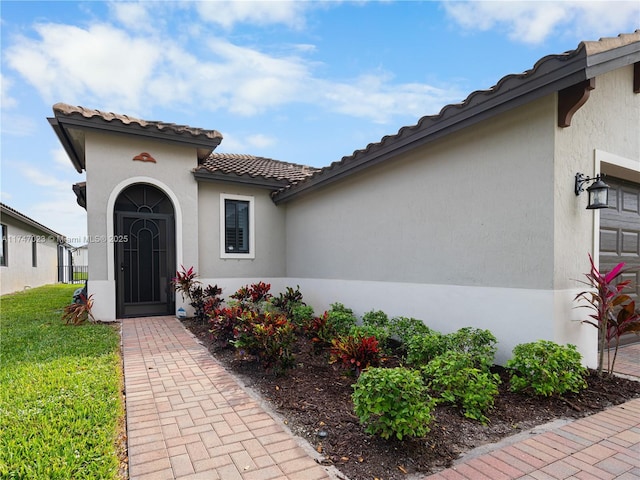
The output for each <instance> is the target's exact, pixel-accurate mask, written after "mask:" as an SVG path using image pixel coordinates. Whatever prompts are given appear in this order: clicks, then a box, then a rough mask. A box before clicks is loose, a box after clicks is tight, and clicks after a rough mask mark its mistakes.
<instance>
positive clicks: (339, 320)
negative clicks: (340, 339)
mask: <svg viewBox="0 0 640 480" xmlns="http://www.w3.org/2000/svg"><path fill="white" fill-rule="evenodd" d="M357 322H358V319H357V318H356V316H355V315H354V314H353V310H351V309H350V308H347V307H345V306H344V305H343V304H341V303H332V304H331V309H330V310H329V311H328V312H327V323H328V324H329V328H330V329H332V330H334V331H335V333H336V335H347V334H348V333H349V330H351V327H353V326H354V325H356V323H357Z"/></svg>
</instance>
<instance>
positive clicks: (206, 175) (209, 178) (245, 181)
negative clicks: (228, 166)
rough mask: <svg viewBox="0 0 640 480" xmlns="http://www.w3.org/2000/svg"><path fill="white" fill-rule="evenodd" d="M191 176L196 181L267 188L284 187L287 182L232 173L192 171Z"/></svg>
mask: <svg viewBox="0 0 640 480" xmlns="http://www.w3.org/2000/svg"><path fill="white" fill-rule="evenodd" d="M193 176H194V178H195V179H196V180H197V181H204V182H224V183H233V184H236V185H245V186H251V187H258V188H266V189H269V190H277V189H280V188H283V187H286V186H287V185H288V184H289V182H288V181H286V180H275V179H267V178H263V177H252V176H251V175H236V174H233V173H232V174H229V173H221V172H201V171H194V172H193Z"/></svg>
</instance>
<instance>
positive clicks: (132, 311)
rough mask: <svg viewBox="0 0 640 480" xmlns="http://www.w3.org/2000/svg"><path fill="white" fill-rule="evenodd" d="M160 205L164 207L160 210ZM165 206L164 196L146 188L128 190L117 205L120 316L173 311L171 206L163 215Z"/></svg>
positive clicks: (166, 200)
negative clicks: (168, 211)
mask: <svg viewBox="0 0 640 480" xmlns="http://www.w3.org/2000/svg"><path fill="white" fill-rule="evenodd" d="M131 189H135V190H131ZM159 195H160V196H161V197H160V198H159ZM123 196H124V197H123ZM162 197H164V198H162ZM158 200H160V202H158ZM163 202H167V203H166V204H165V205H164V207H161V205H162V203H163ZM169 206H171V205H170V202H169V200H168V199H167V198H166V197H165V196H164V194H163V193H162V192H160V191H159V190H158V189H156V188H155V187H152V186H150V185H136V186H134V187H130V188H129V189H127V190H126V191H125V192H123V194H121V196H120V197H119V199H118V201H117V202H116V212H115V229H114V230H115V238H114V241H115V252H116V254H115V269H116V279H117V280H116V300H117V315H118V317H121V318H122V317H144V316H152V315H169V314H172V313H173V312H174V293H173V288H172V287H171V278H172V276H173V274H174V272H175V247H174V245H175V242H174V218H173V211H172V210H173V208H172V206H171V212H170V213H167V212H166V211H167V210H169V208H168V207H169ZM134 209H135V211H132V210H134ZM122 210H124V211H122Z"/></svg>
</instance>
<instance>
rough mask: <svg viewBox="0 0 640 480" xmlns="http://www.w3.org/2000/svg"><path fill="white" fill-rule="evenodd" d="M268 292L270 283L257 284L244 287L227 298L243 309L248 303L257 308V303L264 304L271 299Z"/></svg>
mask: <svg viewBox="0 0 640 480" xmlns="http://www.w3.org/2000/svg"><path fill="white" fill-rule="evenodd" d="M269 290H271V284H270V283H264V282H258V283H254V284H252V285H245V286H244V287H241V288H239V289H238V291H237V292H235V293H234V294H233V295H229V296H230V297H231V298H233V299H234V300H236V301H237V302H238V303H239V304H240V305H241V306H243V307H246V306H248V304H250V303H253V304H254V305H255V306H257V305H258V304H259V303H261V302H265V301H267V300H269V299H270V298H271V297H272V295H271V294H270V293H269Z"/></svg>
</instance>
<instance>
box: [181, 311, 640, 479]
mask: <svg viewBox="0 0 640 480" xmlns="http://www.w3.org/2000/svg"><path fill="white" fill-rule="evenodd" d="M183 323H184V325H185V326H186V327H187V328H188V329H189V330H190V331H191V332H192V333H194V335H195V336H196V337H197V338H198V339H199V340H200V341H201V342H202V343H203V344H204V345H205V346H207V348H208V349H209V351H210V352H211V353H212V354H213V355H214V356H215V357H216V358H217V359H218V360H219V361H220V362H221V363H222V364H223V365H224V366H225V367H226V368H227V369H228V370H229V371H231V372H233V373H234V374H236V375H237V376H238V377H239V378H241V379H242V381H243V382H244V383H245V385H246V386H248V387H250V388H252V389H254V390H255V391H257V392H259V393H260V395H261V396H262V397H263V398H264V399H265V400H266V401H267V402H268V403H269V404H270V405H271V406H272V408H273V409H274V410H275V411H277V412H278V413H279V414H280V415H281V416H282V417H283V418H284V419H285V421H286V423H287V425H288V426H289V428H291V430H292V431H293V432H294V433H295V434H296V435H299V436H301V437H303V438H305V439H306V440H307V441H308V442H309V443H310V444H311V445H312V446H313V447H314V448H315V449H316V450H317V451H318V452H320V453H321V454H322V458H323V460H322V463H325V464H331V465H335V467H336V468H337V469H338V470H339V471H340V472H343V473H344V475H345V476H346V477H348V478H349V479H350V480H365V479H366V480H373V479H376V478H377V479H379V480H394V479H403V478H406V477H407V475H410V474H416V473H420V474H425V475H426V474H430V473H434V472H437V471H439V470H442V469H444V468H447V467H449V466H451V464H452V462H453V461H454V460H456V459H457V458H459V457H460V456H461V455H462V454H464V453H465V452H468V451H470V450H472V449H473V448H475V447H478V446H481V445H484V444H487V443H493V442H496V441H499V440H501V439H503V438H505V437H508V436H510V435H513V434H516V433H518V432H522V431H525V430H529V429H531V428H533V427H535V426H538V425H542V424H545V423H547V422H550V421H552V420H556V419H566V418H579V417H583V416H587V415H591V414H593V413H596V412H599V411H601V410H603V409H605V408H607V407H610V406H612V405H617V404H620V403H623V402H625V401H627V400H630V399H633V398H637V397H640V382H635V381H631V380H627V379H624V378H618V377H613V378H607V377H603V378H600V377H598V376H597V375H596V374H595V372H593V371H591V372H590V375H589V377H588V378H587V382H588V388H587V389H586V390H584V391H582V392H580V393H579V394H568V395H565V396H564V397H563V398H556V397H554V398H545V397H532V396H527V395H523V394H518V393H513V392H510V391H509V390H508V376H507V372H506V371H505V369H504V368H502V367H497V366H496V367H495V368H494V371H495V372H496V373H498V374H500V376H501V378H502V384H501V386H500V393H499V395H498V397H497V398H496V401H495V407H494V408H493V410H491V412H490V413H489V414H488V417H489V420H490V421H489V423H488V424H487V425H482V424H481V423H479V422H477V421H473V420H469V419H466V418H465V417H464V416H463V415H462V413H461V412H460V411H459V409H457V408H456V407H453V406H446V405H440V406H438V407H436V409H435V421H434V422H433V423H432V425H431V431H430V432H429V434H428V435H427V437H426V438H424V439H409V440H407V439H405V440H403V441H398V440H382V439H380V438H377V437H373V436H371V435H368V434H367V433H365V432H364V429H363V428H362V427H361V426H360V423H359V422H358V418H357V417H356V416H355V414H354V413H353V404H352V402H351V393H352V392H353V389H352V384H353V383H355V378H354V377H353V376H349V375H348V374H347V373H346V372H345V371H344V370H343V369H341V368H340V367H338V366H337V365H329V363H328V359H327V356H323V355H316V354H314V353H313V352H312V349H311V347H310V345H309V344H308V343H307V342H304V341H301V342H299V343H298V344H297V348H296V355H295V356H296V365H297V366H296V368H294V369H292V370H290V371H289V372H288V373H287V375H286V376H275V375H273V374H272V373H269V372H265V371H264V370H263V369H262V368H261V367H260V365H259V364H257V363H256V362H253V361H248V360H246V359H239V358H238V357H237V356H236V355H235V353H234V351H233V350H232V349H229V348H221V347H220V346H219V345H218V344H217V343H216V342H214V341H212V339H211V336H210V334H209V333H208V327H207V326H203V325H201V324H200V322H196V321H193V320H189V319H187V320H184V321H183ZM396 363H397V360H394V359H390V360H389V363H388V364H389V365H390V366H393V365H395V364H396ZM320 431H322V432H325V433H326V437H324V438H320V437H319V435H318V432H320Z"/></svg>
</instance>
